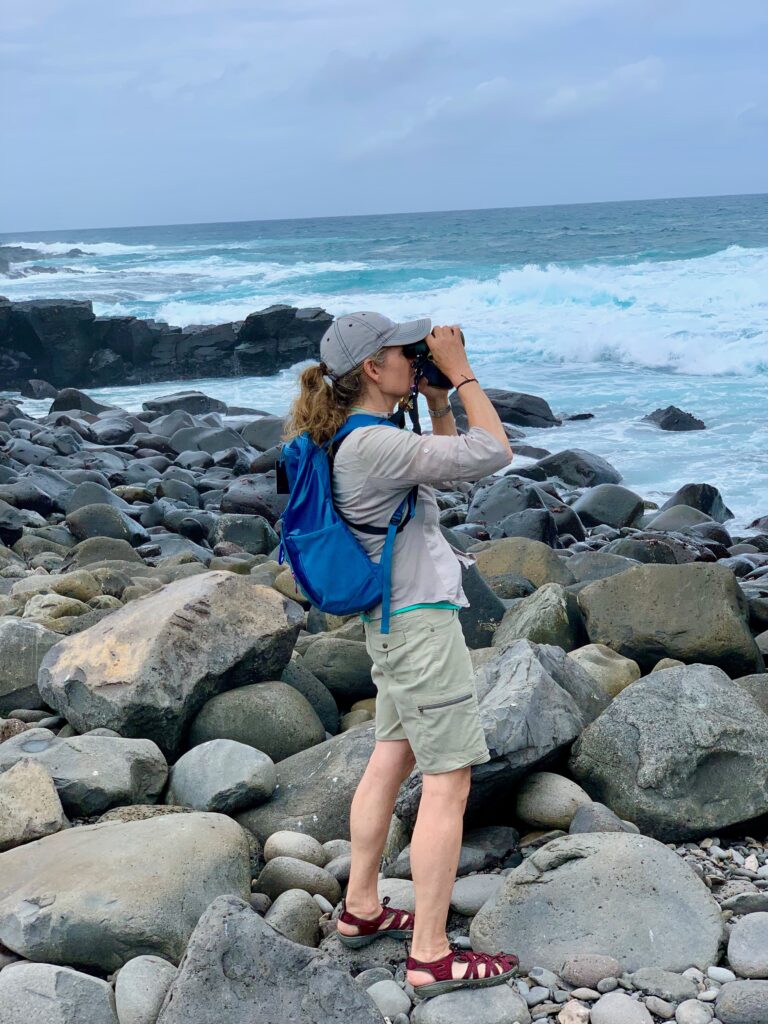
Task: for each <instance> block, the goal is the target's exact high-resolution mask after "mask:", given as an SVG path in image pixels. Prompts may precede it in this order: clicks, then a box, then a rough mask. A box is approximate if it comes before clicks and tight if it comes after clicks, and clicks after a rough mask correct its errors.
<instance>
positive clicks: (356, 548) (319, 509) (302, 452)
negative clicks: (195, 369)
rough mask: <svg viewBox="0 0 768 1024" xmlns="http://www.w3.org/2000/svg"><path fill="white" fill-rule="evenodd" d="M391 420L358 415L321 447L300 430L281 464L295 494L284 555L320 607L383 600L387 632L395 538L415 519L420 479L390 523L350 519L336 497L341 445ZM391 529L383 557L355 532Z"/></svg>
mask: <svg viewBox="0 0 768 1024" xmlns="http://www.w3.org/2000/svg"><path fill="white" fill-rule="evenodd" d="M373 425H385V426H390V427H395V429H397V425H396V424H395V423H393V422H392V421H391V420H386V419H381V418H380V417H379V416H368V415H365V414H363V413H355V414H354V415H352V416H350V417H349V419H348V420H347V421H346V423H345V424H344V425H343V426H342V427H341V428H340V429H339V430H338V431H337V432H336V433H335V434H334V436H333V437H332V438H331V439H330V440H329V441H326V442H325V444H323V445H317V444H315V442H314V441H313V440H312V439H311V438H310V437H309V435H308V434H306V433H305V434H300V435H299V436H298V437H295V438H294V439H293V440H292V441H290V442H288V443H287V444H285V445H283V448H282V452H281V454H280V464H279V466H278V479H279V480H280V478H281V477H282V480H283V481H284V483H286V484H287V488H288V490H289V491H290V497H289V499H288V504H287V505H286V508H285V511H284V512H283V515H282V517H281V526H282V530H281V539H280V554H279V561H280V562H281V563H282V562H283V561H284V560H285V561H287V562H288V565H289V566H290V568H291V572H292V573H293V576H294V579H295V580H296V582H297V583H298V585H299V586H300V587H301V589H302V590H303V591H304V593H305V594H306V596H307V598H308V600H309V601H310V602H311V603H312V604H313V605H314V606H315V607H316V608H319V609H320V610H321V611H324V612H329V613H330V614H332V615H349V614H351V613H353V612H363V611H368V610H369V609H371V608H375V607H376V606H377V605H378V604H381V605H382V620H381V632H382V633H388V632H389V618H390V614H389V603H390V601H389V598H390V586H391V575H392V549H393V547H394V543H395V536H396V535H397V534H398V533H399V532H400V530H402V529H403V528H404V527H405V525H406V523H408V522H409V521H410V519H411V518H412V517H413V514H414V511H415V508H416V496H417V494H418V485H417V486H416V487H413V488H411V490H410V491H409V493H408V494H407V495H406V497H405V498H404V499H403V500H402V502H401V503H400V504H399V505H398V507H397V509H396V510H395V513H394V515H393V516H392V518H391V519H390V521H389V526H368V525H366V524H356V523H352V522H350V521H349V520H348V519H346V518H345V517H344V516H343V515H342V514H341V512H339V510H338V509H337V508H336V506H335V505H334V503H333V484H332V474H333V459H334V457H335V454H336V451H337V450H338V447H339V445H340V444H341V442H342V441H343V440H344V438H345V437H347V435H348V434H351V433H352V431H353V430H355V429H356V428H357V427H370V426H373ZM350 526H354V528H355V529H356V530H360V531H361V532H362V533H371V534H386V540H385V541H384V549H383V551H382V553H381V561H379V562H374V561H372V560H371V558H370V557H369V556H368V554H367V552H366V551H365V549H364V548H363V546H362V544H361V543H360V542H359V541H358V539H357V538H356V537H355V535H354V534H353V533H352V531H351V530H350Z"/></svg>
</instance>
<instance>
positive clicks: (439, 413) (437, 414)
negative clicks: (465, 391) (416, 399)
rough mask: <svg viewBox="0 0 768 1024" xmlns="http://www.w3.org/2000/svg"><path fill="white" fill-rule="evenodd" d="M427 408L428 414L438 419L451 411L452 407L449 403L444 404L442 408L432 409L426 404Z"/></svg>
mask: <svg viewBox="0 0 768 1024" xmlns="http://www.w3.org/2000/svg"><path fill="white" fill-rule="evenodd" d="M427 408H428V409H429V415H430V416H431V417H432V419H433V420H439V419H441V418H442V417H443V416H447V415H448V413H449V412H453V409H452V408H451V406H450V405H446V406H444V407H443V408H442V409H433V408H432V407H431V406H429V405H428V406H427Z"/></svg>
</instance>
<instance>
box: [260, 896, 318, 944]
mask: <svg viewBox="0 0 768 1024" xmlns="http://www.w3.org/2000/svg"><path fill="white" fill-rule="evenodd" d="M321 916H322V911H321V909H320V907H319V906H318V905H317V903H316V902H315V900H314V899H313V897H312V896H310V895H309V893H308V892H305V891H304V890H303V889H287V890H286V891H285V892H282V893H280V895H279V896H278V897H277V899H276V900H275V902H274V903H273V904H272V906H271V907H270V908H269V910H268V911H267V912H266V914H265V915H264V918H265V920H266V921H269V923H270V924H271V925H272V927H273V928H274V929H275V930H276V931H278V932H280V934H281V935H284V936H285V937H286V939H291V940H292V941H293V942H299V943H301V945H302V946H317V945H318V943H319V942H320V918H321Z"/></svg>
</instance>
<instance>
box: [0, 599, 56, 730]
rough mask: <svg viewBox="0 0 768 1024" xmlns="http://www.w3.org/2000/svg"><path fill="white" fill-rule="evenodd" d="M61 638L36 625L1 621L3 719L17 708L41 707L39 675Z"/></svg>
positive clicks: (0, 711)
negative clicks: (45, 659)
mask: <svg viewBox="0 0 768 1024" xmlns="http://www.w3.org/2000/svg"><path fill="white" fill-rule="evenodd" d="M60 640H61V636H60V635H59V634H58V633H54V632H53V631H52V630H50V629H46V628H45V627H44V626H41V625H40V624H39V623H37V622H25V621H23V620H22V619H11V618H4V619H0V651H2V652H3V656H2V658H0V717H2V716H3V715H7V714H8V712H9V711H13V710H14V709H15V708H41V707H43V699H42V697H41V696H40V691H39V690H38V688H37V673H38V671H39V669H40V664H41V662H42V660H43V658H44V657H45V655H46V654H47V653H48V651H49V650H50V649H51V648H52V647H53V646H54V645H55V644H57V643H58V642H59V641H60Z"/></svg>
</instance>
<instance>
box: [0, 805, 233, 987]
mask: <svg viewBox="0 0 768 1024" xmlns="http://www.w3.org/2000/svg"><path fill="white" fill-rule="evenodd" d="M250 881H251V873H250V862H249V849H248V840H247V837H246V835H245V834H244V832H243V830H242V829H241V828H240V827H239V826H238V825H237V824H236V822H234V821H232V819H231V818H227V817H225V816H224V815H222V814H198V813H190V814H174V815H166V816H161V817H157V818H151V819H149V820H146V821H133V822H128V823H122V822H104V823H102V824H98V825H86V826H83V827H81V828H72V829H68V830H66V831H64V832H59V833H57V834H56V835H54V836H48V837H47V838H45V839H39V840H38V841H37V842H35V843H28V844H27V845H26V846H22V847H19V848H18V849H15V850H9V851H8V852H7V853H3V854H0V943H2V944H3V945H4V946H6V947H7V948H8V949H11V950H13V951H14V952H16V953H18V954H19V955H20V956H23V957H26V958H28V959H32V960H42V961H54V962H58V963H66V964H72V965H76V966H87V967H93V968H99V969H101V970H104V971H114V970H116V969H117V968H118V967H121V966H122V965H123V964H124V963H126V962H127V961H128V960H131V959H132V958H133V957H135V956H139V955H143V954H154V955H157V956H163V957H167V958H168V959H170V960H173V961H178V960H179V959H180V957H181V955H182V954H183V952H184V949H185V947H186V944H187V940H188V938H189V936H190V935H191V933H192V930H193V929H194V927H195V925H196V924H197V921H198V919H199V918H200V915H201V914H202V913H203V911H204V910H205V908H206V907H207V906H208V905H209V904H210V903H211V901H212V900H214V899H215V898H216V897H217V896H220V895H223V894H232V895H238V896H241V897H243V898H246V897H247V896H248V895H249V893H250Z"/></svg>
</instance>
